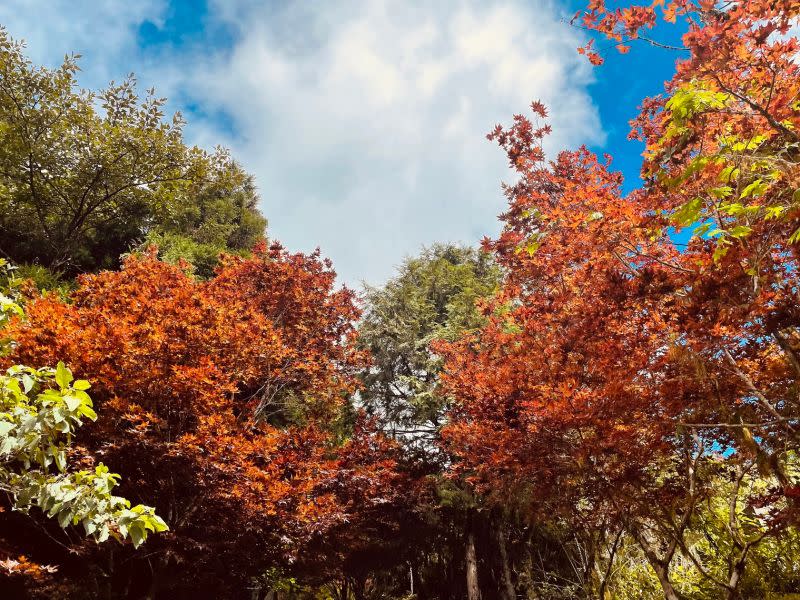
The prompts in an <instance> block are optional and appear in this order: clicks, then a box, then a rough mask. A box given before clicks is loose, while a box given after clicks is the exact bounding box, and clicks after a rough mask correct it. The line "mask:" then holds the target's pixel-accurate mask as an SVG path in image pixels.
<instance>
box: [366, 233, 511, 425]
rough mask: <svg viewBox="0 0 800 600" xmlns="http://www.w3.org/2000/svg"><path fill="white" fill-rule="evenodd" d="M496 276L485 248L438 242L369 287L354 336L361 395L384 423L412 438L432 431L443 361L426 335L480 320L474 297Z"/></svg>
mask: <svg viewBox="0 0 800 600" xmlns="http://www.w3.org/2000/svg"><path fill="white" fill-rule="evenodd" d="M501 276H502V273H501V271H500V268H499V267H498V266H497V265H495V264H494V262H493V261H492V258H491V256H490V255H488V254H486V253H484V252H482V251H480V250H476V249H474V248H469V247H462V246H456V245H444V244H437V245H434V246H432V247H430V248H425V249H423V251H422V252H421V254H420V255H419V256H417V257H414V258H409V259H407V260H406V261H405V262H404V263H403V264H402V265H401V266H400V268H399V269H398V273H397V275H396V276H395V277H393V278H392V279H390V280H389V281H388V282H387V283H386V284H385V285H384V286H383V287H381V288H378V287H367V289H366V304H367V307H366V312H365V314H364V317H363V320H362V322H361V325H360V328H359V340H360V343H361V345H362V347H363V348H364V349H365V350H368V351H369V352H370V354H371V356H372V366H371V368H370V369H369V370H367V371H366V372H365V373H364V374H363V377H362V379H363V384H364V388H363V390H362V392H361V396H360V401H361V403H362V404H363V406H364V407H365V409H366V410H367V412H368V414H370V415H373V416H375V417H376V418H377V419H378V421H379V422H380V423H381V425H382V427H383V429H384V430H386V431H387V432H389V433H392V434H394V435H395V436H396V437H399V438H401V439H406V440H416V441H419V440H422V441H424V440H430V439H431V437H432V436H434V435H435V434H436V432H437V431H438V428H439V426H440V425H441V419H442V415H443V412H444V409H445V407H446V400H445V399H444V398H443V397H441V396H440V395H439V394H438V393H437V391H436V384H437V381H438V375H439V372H440V370H441V367H442V361H441V358H440V357H439V356H438V355H437V354H436V353H435V352H433V351H432V350H431V343H432V342H434V341H435V340H447V341H453V340H455V339H457V338H458V337H460V336H461V335H463V334H464V333H466V332H468V331H471V330H474V329H477V328H478V327H480V326H481V325H482V324H483V323H484V316H483V314H482V313H481V311H480V310H479V308H478V305H477V303H478V301H479V300H481V299H483V298H487V297H489V296H491V295H492V294H493V293H494V292H495V291H496V289H497V288H498V285H499V283H500V279H501Z"/></svg>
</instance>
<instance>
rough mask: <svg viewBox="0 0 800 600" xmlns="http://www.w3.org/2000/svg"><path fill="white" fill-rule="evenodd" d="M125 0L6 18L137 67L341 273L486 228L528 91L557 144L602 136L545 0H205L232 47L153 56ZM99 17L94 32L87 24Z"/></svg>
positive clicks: (200, 46) (569, 47)
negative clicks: (510, 128)
mask: <svg viewBox="0 0 800 600" xmlns="http://www.w3.org/2000/svg"><path fill="white" fill-rule="evenodd" d="M18 3H19V2H18ZM23 4H26V5H29V3H27V2H25V3H23ZM41 4H44V3H41ZM91 4H92V6H94V3H91ZM108 4H110V3H108ZM114 4H115V6H117V7H119V6H120V5H119V4H118V3H114ZM127 4H128V5H130V6H129V7H128V8H127V9H126V10H125V11H124V14H122V15H121V16H120V15H117V16H119V17H120V18H119V20H118V21H117V22H111V21H113V20H114V19H110V18H108V11H104V10H99V11H95V10H90V9H89V8H88V5H85V6H80V4H79V5H78V7H77V8H76V5H75V4H71V6H72V9H71V11H72V13H73V14H75V13H82V12H84V11H85V15H83V16H85V17H86V19H87V20H88V22H89V23H94V25H90V26H87V29H85V30H84V29H81V28H80V27H78V28H76V30H75V31H64V30H59V29H58V26H59V25H58V23H56V21H60V18H59V19H57V18H47V19H30V20H25V22H21V23H18V24H17V25H16V26H15V25H14V24H13V23H10V25H11V26H12V33H13V34H14V35H19V36H22V37H26V38H28V39H29V40H30V45H31V48H32V49H33V48H34V47H35V46H37V45H38V44H39V43H40V40H45V43H46V44H47V45H48V48H50V47H52V45H53V43H52V41H51V42H50V43H47V40H53V39H55V40H56V41H57V44H59V45H63V44H67V48H72V47H77V48H79V49H80V51H81V52H82V53H83V54H84V59H83V65H84V68H86V69H94V70H96V71H97V72H99V73H101V74H102V75H108V74H110V73H112V74H113V73H114V72H115V70H116V72H117V77H119V74H124V73H126V72H127V71H129V70H136V71H137V72H139V73H141V76H140V79H141V80H142V82H143V83H144V84H145V85H147V86H150V85H151V84H154V85H156V87H157V88H158V89H159V91H161V92H163V93H166V94H168V95H170V96H171V97H172V98H174V99H177V100H178V103H179V104H187V105H190V106H191V108H192V111H193V113H194V115H193V116H191V118H190V125H189V128H188V129H187V134H188V135H189V137H190V138H191V139H193V140H195V141H197V142H199V143H202V144H212V143H224V144H226V145H229V146H230V147H231V148H232V150H233V152H234V155H235V156H237V157H238V158H239V159H240V160H241V161H242V163H243V164H244V165H245V167H246V168H247V169H248V170H250V171H251V172H253V173H254V174H255V175H256V178H257V183H258V186H259V188H260V191H261V194H262V197H263V206H262V208H263V210H264V212H265V214H266V215H267V217H268V218H269V220H270V235H271V237H276V238H278V239H280V240H282V241H283V242H284V243H285V244H286V245H287V246H288V247H290V248H293V249H294V248H296V249H302V250H310V249H313V248H314V247H315V246H317V245H319V246H321V248H322V250H323V253H325V254H326V255H328V256H330V257H331V258H333V260H334V264H335V266H336V268H337V270H338V272H339V273H340V275H341V276H342V278H343V279H344V280H345V281H347V282H349V283H357V282H358V281H359V280H360V279H365V280H367V281H368V282H371V283H379V282H380V281H382V280H383V279H385V278H386V277H387V276H389V275H390V274H391V271H392V268H393V266H394V265H396V264H398V263H399V262H400V261H401V260H402V258H403V256H404V255H407V254H412V253H414V252H416V250H417V249H418V248H419V246H420V245H422V244H430V243H432V242H434V241H462V242H467V243H474V242H476V241H477V240H478V239H480V237H482V236H483V235H487V234H488V235H492V234H494V233H496V231H497V229H498V225H497V221H496V215H497V214H498V213H499V212H501V211H502V209H503V205H504V199H503V197H502V194H501V191H500V181H501V180H502V179H508V178H510V174H509V172H508V171H507V169H506V166H505V160H504V157H503V155H502V152H501V151H500V150H499V149H497V148H495V147H493V146H492V144H490V143H489V142H487V141H486V139H485V137H484V135H485V133H486V132H487V131H489V130H490V129H491V128H492V127H493V126H494V124H495V123H498V122H503V123H505V122H508V121H509V120H510V118H511V116H512V115H513V114H514V113H517V112H524V111H525V110H526V107H527V106H528V105H529V103H530V102H531V100H534V99H541V100H543V101H544V102H545V103H546V104H548V106H549V107H550V108H551V113H552V119H551V122H552V124H553V128H554V135H553V136H552V138H551V140H550V142H549V146H550V148H551V149H556V148H561V147H566V146H575V145H578V144H581V143H588V144H592V143H602V141H603V132H602V128H601V126H600V123H599V118H598V116H597V111H596V109H595V107H594V105H593V104H592V101H591V97H590V95H589V93H588V91H587V86H588V85H589V84H590V83H591V78H592V74H591V70H590V68H589V67H588V65H586V64H585V62H584V61H583V60H581V59H580V57H578V56H577V54H576V52H575V48H576V47H577V46H578V45H580V43H581V38H580V34H579V32H578V31H576V30H575V29H572V28H570V27H569V26H568V25H567V24H566V23H564V22H563V21H562V20H561V19H562V17H563V14H562V12H561V7H560V6H559V5H558V4H555V3H551V2H548V1H547V0H526V1H524V2H523V1H518V2H517V1H507V2H500V3H478V2H472V1H468V0H464V1H453V2H435V3H432V2H423V1H421V0H419V1H410V0H383V1H381V0H376V1H373V2H364V3H331V2H328V3H308V4H304V3H288V5H286V6H278V5H276V4H270V3H264V2H256V1H252V0H213V1H212V2H211V3H210V4H209V6H208V14H207V15H206V17H205V19H206V23H207V26H208V27H209V28H224V29H225V30H226V31H229V32H231V35H230V44H229V45H228V44H226V45H224V46H213V47H209V45H208V44H206V43H204V40H203V39H196V40H195V41H194V42H193V43H189V44H182V45H174V46H171V47H170V48H160V49H159V50H158V51H157V53H156V52H155V51H152V52H148V48H146V47H145V48H137V49H135V51H134V50H133V49H131V48H130V46H131V44H132V43H134V41H135V36H133V34H131V31H132V30H134V29H135V27H137V26H138V25H139V24H140V23H141V22H143V20H145V19H146V20H149V21H151V22H153V23H154V24H155V25H156V26H159V23H160V22H161V20H162V18H163V14H164V5H163V4H162V3H161V2H159V1H158V0H147V2H143V3H140V4H139V3H127ZM356 4H358V5H359V6H356ZM101 6H106V5H105V4H103V5H101ZM17 10H18V11H21V12H23V13H25V12H28V13H31V12H32V10H31V9H30V8H28V9H24V8H18V9H17ZM17 14H19V12H18V13H17ZM5 18H7V15H6V14H3V12H2V11H0V22H3V19H5ZM6 22H7V21H6ZM51 23H52V28H53V29H52V30H50V31H48V30H47V27H50V24H51ZM96 27H103V28H108V29H107V31H106V34H105V35H103V36H97V35H95V36H94V38H93V36H92V35H91V31H92V30H93V28H95V31H96ZM27 28H30V29H27ZM115 28H116V29H115ZM87 32H88V33H87ZM112 36H116V37H114V40H115V41H114V42H113V43H111V46H110V47H109V45H108V44H109V42H108V39H106V38H109V39H110V38H111V37H112ZM93 41H94V46H92V43H93ZM101 53H105V54H104V55H103V56H100V54H101ZM32 54H33V56H34V57H38V56H39V55H37V54H36V52H33V53H32ZM61 54H63V51H62V52H61ZM126 58H127V60H128V61H130V60H134V62H135V63H136V64H127V63H126V62H125V60H126ZM96 65H99V66H96ZM91 78H92V80H93V81H94V80H95V77H94V76H92V77H91Z"/></svg>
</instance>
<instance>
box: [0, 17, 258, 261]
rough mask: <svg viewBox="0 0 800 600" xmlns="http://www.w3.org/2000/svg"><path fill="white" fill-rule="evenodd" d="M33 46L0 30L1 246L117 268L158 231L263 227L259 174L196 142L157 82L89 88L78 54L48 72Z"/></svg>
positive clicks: (29, 257)
mask: <svg viewBox="0 0 800 600" xmlns="http://www.w3.org/2000/svg"><path fill="white" fill-rule="evenodd" d="M23 50H24V47H23V45H22V44H21V43H19V42H16V41H14V40H13V39H12V38H10V37H9V36H8V34H7V32H6V31H5V30H3V29H0V252H2V254H3V255H5V256H6V257H7V258H10V259H12V260H13V261H14V262H17V263H38V264H41V265H43V266H45V267H48V268H50V269H53V270H55V271H59V272H63V273H65V274H67V275H72V274H75V273H77V272H81V271H91V270H96V269H100V268H109V267H115V266H116V265H117V264H118V258H119V256H120V254H122V253H124V252H126V251H129V250H130V249H132V248H133V247H135V246H136V245H137V244H139V243H141V242H142V241H143V240H144V239H145V238H147V237H148V235H150V236H154V238H156V239H157V238H158V235H159V234H161V235H163V236H173V237H174V236H176V235H180V236H184V237H186V238H187V239H189V240H191V241H192V242H194V243H196V244H199V245H202V244H208V243H213V244H216V246H222V247H223V248H229V249H232V250H239V249H243V248H246V247H247V246H248V245H250V244H252V242H253V240H254V239H255V238H258V237H260V236H262V235H263V228H264V225H265V221H264V219H263V217H261V215H260V214H259V213H258V211H257V209H256V202H257V200H258V197H257V195H256V193H255V189H254V187H253V186H252V182H250V180H249V177H248V176H247V175H246V174H245V173H244V172H243V171H242V170H241V168H240V167H239V166H238V165H236V163H235V162H233V161H232V160H231V158H230V156H229V155H228V153H227V152H225V151H224V150H221V149H217V150H216V151H215V152H213V153H208V152H206V151H204V150H201V149H200V148H197V147H190V146H187V145H186V144H185V142H184V140H183V127H184V121H183V118H182V117H181V115H180V114H175V115H174V116H173V117H172V119H169V120H166V119H165V118H164V111H163V109H164V104H165V100H164V99H163V98H158V97H156V96H155V92H154V91H153V90H152V89H151V90H149V91H148V92H147V93H146V94H145V95H144V96H143V97H140V95H139V94H138V92H137V90H136V81H135V79H134V77H133V76H132V75H131V76H129V77H128V78H127V79H125V80H124V81H123V82H122V83H113V82H112V83H111V84H110V85H109V87H108V88H106V89H104V90H101V91H99V92H92V91H89V90H85V89H81V88H80V87H79V86H78V84H77V81H76V74H77V71H78V64H77V59H78V58H79V57H78V56H69V57H66V58H65V59H64V62H63V63H62V65H61V66H60V67H58V68H56V69H48V68H45V67H38V66H35V65H33V64H32V63H31V62H30V61H29V60H28V59H27V58H26V57H25V55H24V53H23ZM206 220H207V223H206ZM170 239H171V238H170ZM189 254H190V256H189V258H190V259H191V258H193V257H194V256H195V254H197V253H194V254H193V253H192V252H189ZM204 261H205V262H204V266H205V263H208V259H207V258H205V259H204Z"/></svg>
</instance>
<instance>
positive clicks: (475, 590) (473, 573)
mask: <svg viewBox="0 0 800 600" xmlns="http://www.w3.org/2000/svg"><path fill="white" fill-rule="evenodd" d="M466 533H467V539H466V548H465V563H466V568H467V600H481V588H480V587H479V586H478V558H477V556H476V553H475V527H474V517H473V514H472V511H470V513H469V515H468V516H467V532H466Z"/></svg>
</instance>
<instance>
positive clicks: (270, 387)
mask: <svg viewBox="0 0 800 600" xmlns="http://www.w3.org/2000/svg"><path fill="white" fill-rule="evenodd" d="M334 278H335V275H334V273H333V271H332V270H331V268H330V264H329V263H327V262H323V261H322V260H320V258H319V256H318V254H313V255H310V256H306V255H302V254H289V253H287V252H286V251H284V250H283V249H282V248H281V247H280V246H278V245H273V246H272V247H270V248H269V249H266V248H263V247H262V248H258V249H257V250H256V252H255V254H254V256H253V257H252V258H246V259H245V258H233V257H231V258H227V259H225V260H224V261H223V265H222V266H221V267H220V269H219V271H218V273H217V275H216V277H214V278H213V279H211V280H210V281H207V282H204V281H197V280H194V279H193V278H191V277H190V276H189V275H187V274H186V273H185V272H184V271H183V270H182V269H181V268H180V267H177V266H172V265H169V264H166V263H163V262H160V261H158V260H157V259H156V258H155V254H150V255H145V256H141V257H131V258H128V259H127V260H126V261H125V264H124V267H123V268H122V270H120V271H118V272H102V273H99V274H96V275H85V276H82V277H81V278H80V279H79V286H78V288H77V290H76V291H75V292H74V293H73V294H72V296H71V297H70V299H69V302H65V301H63V300H61V299H60V298H58V297H56V296H54V295H45V296H43V297H39V298H34V299H32V300H30V301H29V302H28V303H27V306H26V310H27V318H26V319H25V320H24V321H16V322H14V323H12V324H11V325H10V326H9V331H8V332H5V333H8V334H9V335H11V336H12V337H13V338H14V339H15V340H17V342H18V345H17V347H16V350H15V352H14V355H13V356H11V357H9V358H8V359H7V360H8V361H13V362H22V363H28V364H53V363H55V361H56V360H63V361H65V362H66V363H67V364H68V365H69V366H70V367H71V368H72V369H73V370H74V371H75V372H76V373H78V374H80V377H81V378H85V379H88V380H89V381H90V382H91V383H92V389H91V394H92V397H93V399H94V400H95V404H96V407H97V412H98V414H99V420H98V421H97V422H96V423H95V424H92V425H90V426H86V427H85V428H84V430H83V431H82V432H81V442H82V443H83V444H85V445H86V446H87V448H88V450H89V452H90V453H93V454H96V455H97V454H99V455H101V456H102V458H103V460H104V462H106V463H107V464H109V465H110V466H111V468H112V469H114V470H115V471H117V472H119V473H121V474H122V475H123V481H124V482H125V483H124V486H123V487H124V489H123V490H122V491H123V494H124V495H126V496H127V497H129V498H132V499H138V498H146V499H147V501H148V502H149V503H150V504H152V505H154V506H156V507H157V510H158V512H159V514H162V515H164V518H165V519H166V520H167V521H168V523H169V526H170V532H169V533H168V534H165V535H163V536H160V538H159V539H158V540H155V539H154V540H153V541H152V542H151V543H148V545H147V546H148V548H147V550H148V553H149V555H150V556H149V557H148V559H147V561H148V562H149V564H150V565H152V568H153V569H154V570H155V571H156V573H160V572H167V573H169V569H170V568H172V567H174V566H175V565H181V567H180V573H181V577H180V578H179V580H178V581H173V582H172V585H174V586H176V587H175V589H180V587H181V586H182V585H186V586H189V587H191V588H193V589H197V585H198V582H197V581H192V580H191V577H192V576H191V575H190V574H189V573H194V575H196V576H197V577H204V578H207V579H208V581H209V584H208V585H216V586H218V587H219V586H229V587H224V588H220V589H218V591H217V592H216V593H217V594H218V596H217V597H224V596H225V594H232V595H234V596H235V595H236V593H237V592H236V590H237V589H238V590H239V592H241V589H242V588H241V587H239V588H236V585H239V586H241V585H243V583H242V582H244V581H246V580H247V577H249V576H251V575H257V574H259V573H261V572H263V571H264V570H265V569H266V568H267V567H268V566H270V565H276V564H278V565H290V564H291V562H292V561H293V560H294V558H293V557H296V555H297V553H298V551H299V550H300V549H301V548H302V547H303V545H304V544H307V543H310V542H311V541H313V540H314V539H315V537H318V536H319V535H320V534H322V533H324V532H325V531H327V530H328V529H330V528H331V527H332V526H334V525H335V524H338V523H343V522H346V521H347V520H348V519H350V518H352V516H353V514H354V511H356V510H358V506H356V504H357V503H354V502H353V501H352V498H351V497H350V496H349V495H348V492H347V485H348V482H349V481H350V480H351V479H352V481H354V482H357V483H354V485H356V486H357V489H359V490H361V491H360V492H359V494H360V495H361V496H363V497H365V498H368V497H371V496H372V494H377V493H378V492H384V491H386V488H385V486H383V485H381V484H380V483H379V482H377V481H374V480H377V479H380V478H381V477H383V476H384V475H386V474H387V473H388V474H390V472H391V470H392V466H393V464H394V462H393V459H392V458H391V457H390V454H389V448H388V447H386V448H385V449H386V453H384V454H380V453H379V454H378V455H376V456H372V457H363V458H364V460H363V461H361V462H360V463H358V464H354V463H353V461H352V451H351V450H349V449H348V448H349V445H347V446H345V447H344V448H343V449H342V450H341V452H342V454H341V456H339V455H338V454H337V452H336V451H335V444H334V439H333V438H332V436H331V427H330V425H331V424H332V423H333V422H334V421H335V419H336V417H337V415H338V414H339V412H340V410H341V407H342V404H343V401H344V400H345V398H346V397H347V395H348V394H350V393H351V392H352V391H353V390H354V389H355V379H354V374H355V372H356V369H358V368H359V367H360V366H361V365H362V363H363V356H361V355H360V354H359V353H358V352H357V351H355V350H354V346H353V344H352V342H353V336H354V329H353V324H354V321H355V319H356V318H357V317H358V314H359V313H358V310H357V308H356V307H355V304H354V296H353V293H352V292H350V291H349V290H347V289H346V288H342V289H340V290H335V289H334ZM365 435H366V434H365ZM352 443H356V442H355V441H354V442H351V444H352ZM384 459H385V460H384ZM343 461H344V462H343ZM376 461H377V462H376ZM345 463H346V464H348V465H350V466H349V467H348V470H347V471H346V472H347V473H350V474H351V475H352V477H351V478H348V477H345V480H342V477H343V475H342V472H341V467H342V465H344V464H345ZM365 481H367V482H372V483H371V484H370V485H369V486H368V487H367V489H362V488H363V485H364V482H365ZM336 482H338V483H336ZM354 489H356V488H354ZM87 551H88V550H87ZM92 551H95V550H92ZM96 551H97V552H103V551H105V550H103V549H100V550H96ZM137 556H138V555H134V560H132V561H130V563H128V566H127V567H126V568H127V569H128V571H129V572H136V569H139V570H141V569H142V568H144V567H143V566H142V565H141V564H137V560H136V558H137ZM144 564H145V565H147V563H144ZM147 568H148V569H149V568H150V567H147ZM176 593H177V592H176Z"/></svg>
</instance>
